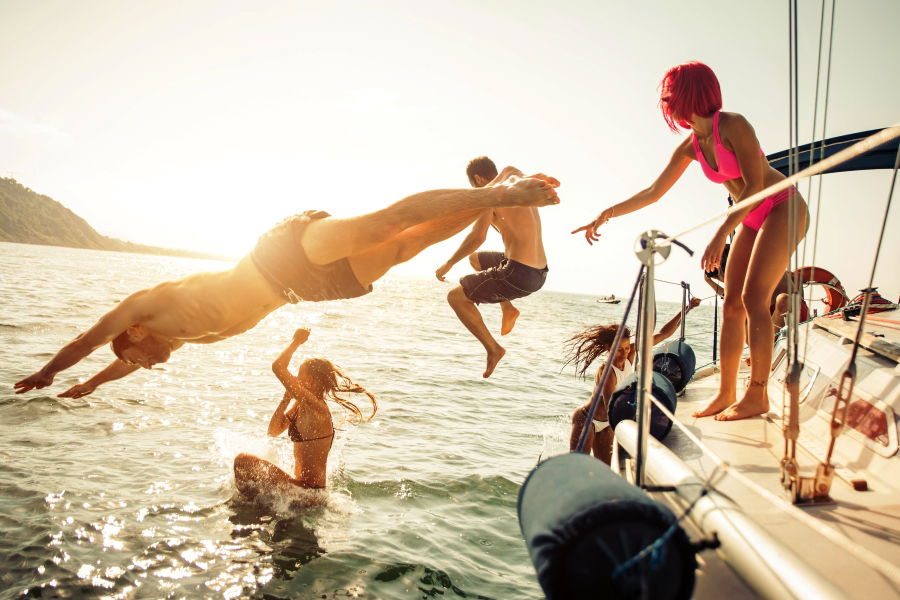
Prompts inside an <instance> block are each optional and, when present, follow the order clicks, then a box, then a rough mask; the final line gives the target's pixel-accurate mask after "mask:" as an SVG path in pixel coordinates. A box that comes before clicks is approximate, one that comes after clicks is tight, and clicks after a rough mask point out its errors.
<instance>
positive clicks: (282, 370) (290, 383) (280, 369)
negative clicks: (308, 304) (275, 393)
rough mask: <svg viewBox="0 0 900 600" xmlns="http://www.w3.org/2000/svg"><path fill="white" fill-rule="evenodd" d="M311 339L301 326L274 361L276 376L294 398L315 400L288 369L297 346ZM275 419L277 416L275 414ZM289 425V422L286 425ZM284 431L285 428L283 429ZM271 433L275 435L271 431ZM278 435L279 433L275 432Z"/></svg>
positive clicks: (307, 330)
mask: <svg viewBox="0 0 900 600" xmlns="http://www.w3.org/2000/svg"><path fill="white" fill-rule="evenodd" d="M308 339H309V329H303V328H300V329H298V330H297V331H295V332H294V339H292V340H291V343H290V344H288V347H287V348H285V349H284V352H282V353H281V354H280V355H279V356H278V358H276V359H275V362H273V363H272V372H273V373H275V377H277V378H278V381H280V382H281V385H283V386H284V389H285V390H287V393H288V394H290V395H291V397H292V398H296V399H298V400H299V399H301V398H303V397H307V396H308V397H310V398H312V399H313V400H315V396H313V395H312V393H311V392H310V391H309V390H307V389H306V388H304V387H303V386H302V385H300V383H299V382H298V381H297V378H296V377H294V376H293V375H291V372H290V371H289V370H288V365H290V363H291V358H292V357H293V356H294V353H295V352H296V351H297V348H299V347H300V344H303V343H304V342H306V340H308ZM272 418H273V421H274V419H275V417H274V416H273V417H272ZM284 427H285V428H286V427H287V424H285V425H284ZM269 431H270V432H271V431H272V424H271V423H270V424H269ZM281 431H284V429H281V430H280V431H279V433H281ZM269 435H273V434H272V433H270V434H269ZM275 435H277V434H275Z"/></svg>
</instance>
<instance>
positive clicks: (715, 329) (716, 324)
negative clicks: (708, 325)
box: [713, 294, 719, 364]
mask: <svg viewBox="0 0 900 600" xmlns="http://www.w3.org/2000/svg"><path fill="white" fill-rule="evenodd" d="M718 353H719V295H718V294H716V300H715V302H714V303H713V364H716V361H718V360H719V355H718Z"/></svg>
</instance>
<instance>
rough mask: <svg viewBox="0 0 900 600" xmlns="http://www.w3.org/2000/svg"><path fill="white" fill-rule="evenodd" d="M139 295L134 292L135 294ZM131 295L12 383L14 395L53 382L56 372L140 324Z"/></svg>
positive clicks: (136, 302)
mask: <svg viewBox="0 0 900 600" xmlns="http://www.w3.org/2000/svg"><path fill="white" fill-rule="evenodd" d="M140 293H141V292H138V294H140ZM135 296H137V294H132V295H131V296H129V297H128V298H126V299H125V300H123V301H122V302H120V303H119V304H118V305H117V306H116V307H115V308H114V309H112V310H111V311H109V312H108V313H106V314H105V315H103V316H102V317H101V318H100V320H99V321H97V323H95V324H94V326H93V327H91V328H90V329H88V330H87V331H85V332H84V333H82V334H81V335H79V336H78V337H76V338H75V339H74V340H72V341H71V342H69V343H68V344H66V345H65V346H63V347H62V349H60V351H59V352H57V353H56V356H54V357H53V358H52V359H50V362H48V363H47V364H46V365H44V367H43V368H42V369H41V370H40V371H38V372H37V373H34V374H33V375H31V376H29V377H26V378H25V379H23V380H21V381H18V382H16V384H15V386H14V387H15V389H16V393H17V394H21V393H23V392H27V391H29V390H33V389H41V388H45V387H47V386H48V385H50V384H52V383H53V378H54V377H56V374H57V373H59V372H60V371H64V370H66V369H68V368H69V367H71V366H72V365H75V364H78V362H79V361H80V360H81V359H83V358H84V357H85V356H87V355H89V354H90V353H91V352H93V351H94V350H96V349H97V348H99V347H100V346H103V345H104V344H108V343H109V342H111V341H112V340H113V338H115V337H116V336H117V335H119V334H120V333H122V332H123V331H125V330H126V329H128V327H130V326H132V325H136V324H138V323H139V322H140V320H139V315H138V306H139V300H138V301H136V300H135V299H134V298H135ZM124 375H127V373H122V374H121V375H119V377H122V376H124ZM116 379H117V378H116Z"/></svg>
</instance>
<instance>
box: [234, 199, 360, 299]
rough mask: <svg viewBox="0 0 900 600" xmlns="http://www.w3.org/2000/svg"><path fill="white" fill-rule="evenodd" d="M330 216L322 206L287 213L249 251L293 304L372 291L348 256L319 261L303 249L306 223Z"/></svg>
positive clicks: (275, 287)
mask: <svg viewBox="0 0 900 600" xmlns="http://www.w3.org/2000/svg"><path fill="white" fill-rule="evenodd" d="M330 216H331V215H329V214H328V213H327V212H324V211H321V210H307V211H305V212H302V213H300V214H299V215H294V216H292V217H288V218H287V219H285V220H284V221H282V222H281V223H279V224H278V225H276V226H275V227H273V228H272V229H270V230H269V231H267V232H266V233H264V234H262V235H261V236H260V238H259V241H258V242H257V243H256V248H254V249H253V252H251V253H250V258H251V259H253V264H254V265H256V268H257V269H258V270H259V272H260V273H262V275H263V277H265V278H266V281H268V282H269V283H270V284H271V285H272V287H273V288H274V289H275V291H276V292H278V293H279V294H281V295H282V296H284V298H285V299H286V300H287V301H288V302H290V303H291V304H296V303H297V302H299V301H300V300H307V301H311V302H321V301H323V300H339V299H343V298H357V297H359V296H363V295H365V294H368V293H369V292H371V291H372V286H371V285H370V286H369V287H367V288H366V287H363V286H362V284H361V283H360V282H359V280H357V279H356V275H354V274H353V269H351V268H350V261H349V260H347V259H346V258H342V259H340V260H336V261H334V262H332V263H328V264H327V265H317V264H314V263H312V262H310V261H309V258H307V256H306V252H304V251H303V246H302V244H301V243H300V240H301V239H303V232H304V231H305V230H306V226H307V225H308V224H309V223H310V222H311V221H314V220H316V219H324V218H325V217H330Z"/></svg>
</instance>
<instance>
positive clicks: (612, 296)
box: [597, 294, 621, 304]
mask: <svg viewBox="0 0 900 600" xmlns="http://www.w3.org/2000/svg"><path fill="white" fill-rule="evenodd" d="M597 302H603V303H604V304H618V303H619V302H621V300H619V299H618V298H616V295H615V294H610V295H609V296H600V297H599V298H597Z"/></svg>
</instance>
